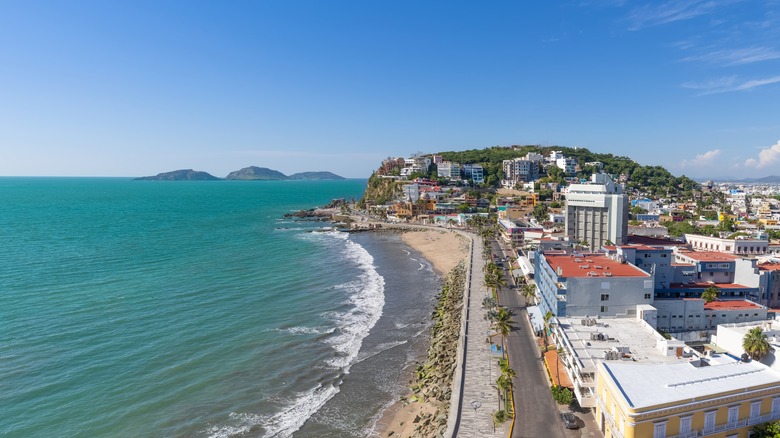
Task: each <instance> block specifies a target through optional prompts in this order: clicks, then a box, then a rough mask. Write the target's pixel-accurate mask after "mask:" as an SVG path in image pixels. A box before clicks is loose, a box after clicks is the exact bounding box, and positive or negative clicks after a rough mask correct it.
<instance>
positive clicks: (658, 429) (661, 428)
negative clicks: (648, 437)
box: [653, 421, 666, 438]
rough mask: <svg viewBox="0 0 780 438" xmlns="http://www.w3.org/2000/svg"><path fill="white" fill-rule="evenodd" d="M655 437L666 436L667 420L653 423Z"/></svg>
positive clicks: (663, 437) (664, 437) (662, 437)
mask: <svg viewBox="0 0 780 438" xmlns="http://www.w3.org/2000/svg"><path fill="white" fill-rule="evenodd" d="M653 438H666V421H664V422H663V423H655V424H653Z"/></svg>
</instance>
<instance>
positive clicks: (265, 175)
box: [225, 166, 289, 181]
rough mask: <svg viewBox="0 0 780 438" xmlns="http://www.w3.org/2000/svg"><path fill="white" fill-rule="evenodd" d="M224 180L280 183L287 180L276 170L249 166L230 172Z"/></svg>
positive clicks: (285, 176)
mask: <svg viewBox="0 0 780 438" xmlns="http://www.w3.org/2000/svg"><path fill="white" fill-rule="evenodd" d="M225 179H229V180H253V181H281V180H286V179H289V178H288V177H287V175H285V174H283V173H282V172H279V171H278V170H273V169H269V168H267V167H257V166H249V167H245V168H243V169H241V170H236V171H234V172H230V173H229V174H228V176H226V177H225Z"/></svg>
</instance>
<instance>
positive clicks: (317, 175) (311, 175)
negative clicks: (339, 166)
mask: <svg viewBox="0 0 780 438" xmlns="http://www.w3.org/2000/svg"><path fill="white" fill-rule="evenodd" d="M287 178H289V179H306V180H326V179H327V180H331V179H346V178H344V177H343V176H339V175H336V174H335V173H331V172H299V173H293V174H292V175H290V176H288V177H287Z"/></svg>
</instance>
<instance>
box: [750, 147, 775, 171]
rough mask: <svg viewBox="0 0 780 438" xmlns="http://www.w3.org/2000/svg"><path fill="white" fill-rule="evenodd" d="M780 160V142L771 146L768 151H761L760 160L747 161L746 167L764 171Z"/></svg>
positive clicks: (759, 153)
mask: <svg viewBox="0 0 780 438" xmlns="http://www.w3.org/2000/svg"><path fill="white" fill-rule="evenodd" d="M779 160H780V141H778V142H777V143H775V144H773V145H772V146H769V147H768V148H766V149H761V151H759V152H758V159H756V158H748V159H747V160H745V167H755V168H756V169H763V168H764V167H767V166H770V165H772V164H774V163H775V162H777V161H779Z"/></svg>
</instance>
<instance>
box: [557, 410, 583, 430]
mask: <svg viewBox="0 0 780 438" xmlns="http://www.w3.org/2000/svg"><path fill="white" fill-rule="evenodd" d="M561 419H563V424H564V425H565V426H566V428H567V429H577V428H579V427H580V426H579V425H578V424H577V416H576V415H574V414H572V413H571V412H566V413H564V414H562V415H561Z"/></svg>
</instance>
